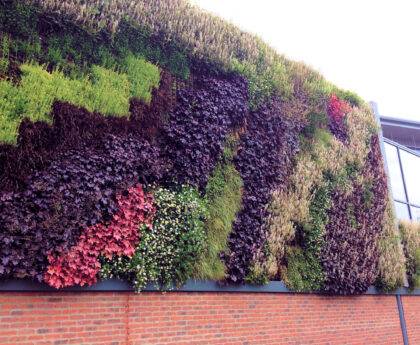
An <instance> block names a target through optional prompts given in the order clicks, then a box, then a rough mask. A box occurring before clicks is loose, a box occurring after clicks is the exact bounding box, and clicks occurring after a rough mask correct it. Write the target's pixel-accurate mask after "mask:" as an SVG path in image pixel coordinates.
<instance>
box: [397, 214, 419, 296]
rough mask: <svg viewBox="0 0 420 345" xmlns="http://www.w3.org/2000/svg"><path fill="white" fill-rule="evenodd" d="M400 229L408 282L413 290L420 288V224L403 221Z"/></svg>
mask: <svg viewBox="0 0 420 345" xmlns="http://www.w3.org/2000/svg"><path fill="white" fill-rule="evenodd" d="M399 228H400V232H401V237H402V242H403V245H404V254H405V256H406V259H407V264H406V265H407V278H408V282H409V284H410V287H411V288H420V223H414V222H407V221H402V222H400V224H399Z"/></svg>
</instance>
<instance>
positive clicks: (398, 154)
mask: <svg viewBox="0 0 420 345" xmlns="http://www.w3.org/2000/svg"><path fill="white" fill-rule="evenodd" d="M397 156H398V163H399V165H400V172H401V177H402V181H403V186H404V194H405V198H406V200H407V203H408V204H410V199H409V198H408V189H407V185H406V183H405V174H404V169H403V166H402V162H401V155H400V149H399V148H398V147H397ZM408 216H409V217H410V219H413V217H412V215H411V207H408Z"/></svg>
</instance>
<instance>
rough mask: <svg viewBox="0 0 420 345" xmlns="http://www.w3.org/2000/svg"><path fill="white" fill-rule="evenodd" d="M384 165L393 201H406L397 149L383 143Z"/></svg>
mask: <svg viewBox="0 0 420 345" xmlns="http://www.w3.org/2000/svg"><path fill="white" fill-rule="evenodd" d="M385 155H386V163H387V165H388V174H389V178H390V180H391V189H392V195H393V196H394V199H397V200H401V201H407V200H406V196H405V191H404V183H403V179H402V175H401V167H400V160H399V158H398V149H397V148H396V147H395V146H393V145H390V144H388V143H385Z"/></svg>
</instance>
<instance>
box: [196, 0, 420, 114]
mask: <svg viewBox="0 0 420 345" xmlns="http://www.w3.org/2000/svg"><path fill="white" fill-rule="evenodd" d="M191 2H192V3H195V4H197V5H199V6H200V7H202V8H204V9H206V10H209V11H211V12H213V13H216V14H218V15H219V16H222V17H224V18H225V19H228V20H229V21H231V22H233V23H234V24H236V25H238V26H239V27H241V28H242V29H244V30H246V31H250V32H253V33H256V34H257V35H259V36H260V37H262V38H263V39H264V40H265V41H266V42H268V43H269V44H270V45H271V46H273V47H274V48H275V49H277V51H279V52H280V53H283V54H285V55H286V56H288V57H289V58H291V59H293V60H298V61H304V62H305V63H307V64H308V65H310V66H312V67H313V68H315V69H317V70H318V71H320V72H321V73H322V74H323V75H324V76H325V77H326V78H327V79H328V80H330V81H332V82H333V83H334V84H336V85H337V86H339V87H342V88H345V89H349V90H352V91H355V92H357V93H358V94H359V95H360V96H362V97H363V98H364V99H365V100H367V101H376V102H377V103H378V107H379V112H380V114H381V115H385V116H394V117H400V118H406V119H411V120H416V121H420V0H351V1H350V0H347V1H344V0H191Z"/></svg>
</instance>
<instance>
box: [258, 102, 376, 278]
mask: <svg viewBox="0 0 420 345" xmlns="http://www.w3.org/2000/svg"><path fill="white" fill-rule="evenodd" d="M312 116H314V117H315V119H314V118H313V119H312V120H313V121H315V122H316V121H320V122H322V117H323V115H322V114H319V115H317V114H312ZM316 117H319V118H318V119H317V118H316ZM346 121H347V128H348V142H347V143H346V144H344V143H342V142H341V141H339V140H338V139H337V138H335V137H333V136H332V135H331V134H330V133H329V132H327V131H326V130H323V129H322V128H317V127H316V126H315V128H313V129H312V130H311V133H310V135H309V136H308V137H306V138H305V139H304V140H303V142H302V144H303V147H304V148H305V149H304V150H303V152H302V153H301V154H300V155H299V156H298V157H297V159H296V164H295V168H294V170H293V174H292V175H291V176H290V180H289V185H288V188H286V189H280V190H277V191H274V192H273V194H272V199H271V203H270V205H269V211H270V215H269V218H268V221H267V227H268V229H269V239H268V243H269V255H268V258H267V261H266V263H265V264H264V265H266V270H267V271H268V273H269V276H270V277H271V278H275V277H278V276H279V275H282V272H281V271H282V269H283V267H282V261H283V260H284V255H285V250H286V248H287V245H288V243H290V242H292V241H293V240H294V238H295V231H296V229H295V226H296V224H297V223H299V224H306V223H308V222H309V206H310V204H311V203H312V202H313V199H314V191H315V190H316V189H317V188H320V187H323V186H325V181H323V176H324V174H325V173H328V174H330V175H332V176H339V175H343V171H344V169H345V168H346V167H347V166H354V167H356V168H361V167H362V166H363V164H364V162H365V160H366V157H367V155H368V152H369V145H370V138H371V136H372V134H373V133H375V131H376V123H375V120H374V117H373V115H372V113H371V112H370V110H369V109H367V108H361V109H359V108H356V107H355V108H353V110H352V111H351V112H350V113H349V114H348V115H347V117H346ZM308 126H310V124H308ZM342 188H346V186H342Z"/></svg>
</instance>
